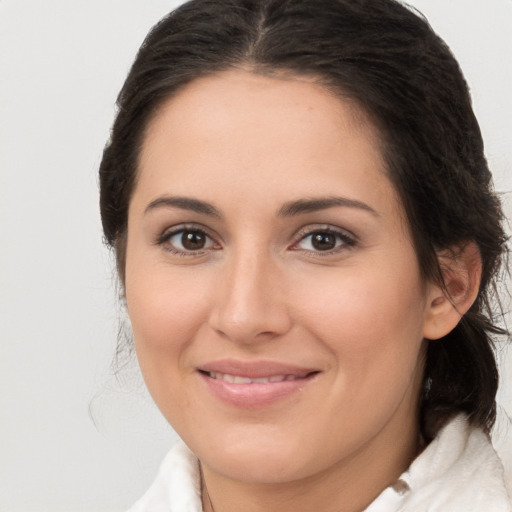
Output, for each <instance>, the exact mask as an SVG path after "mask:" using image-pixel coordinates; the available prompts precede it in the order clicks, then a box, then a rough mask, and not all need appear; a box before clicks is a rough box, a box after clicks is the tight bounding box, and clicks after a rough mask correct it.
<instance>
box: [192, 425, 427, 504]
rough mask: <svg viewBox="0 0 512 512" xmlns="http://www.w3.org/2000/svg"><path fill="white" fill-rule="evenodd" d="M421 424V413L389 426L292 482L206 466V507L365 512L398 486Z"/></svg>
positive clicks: (415, 449)
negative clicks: (251, 478) (247, 477)
mask: <svg viewBox="0 0 512 512" xmlns="http://www.w3.org/2000/svg"><path fill="white" fill-rule="evenodd" d="M406 423H407V422H406ZM417 425H418V423H417V419H416V418H411V422H410V423H408V424H404V423H402V424H401V425H400V424H399V425H387V426H386V428H385V429H384V430H383V431H382V432H380V433H379V435H378V436H376V437H375V439H373V440H372V441H371V442H370V443H369V444H367V445H365V447H364V448H361V449H360V450H358V451H357V452H356V453H353V454H352V455H351V456H350V457H348V458H346V459H344V460H343V461H341V462H339V463H338V464H336V465H335V466H333V467H330V468H328V469H326V470H325V471H323V472H322V473H319V474H315V475H313V476H309V477H306V478H303V479H300V480H296V481H291V482H280V483H259V482H258V483H254V482H245V481H239V480H233V479H231V478H228V477H226V476H224V475H221V474H219V473H217V472H215V471H213V470H211V469H210V468H209V467H208V466H205V465H202V473H201V478H202V489H203V493H202V494H203V510H204V511H205V512H238V511H240V510H244V512H263V511H264V512H274V511H275V512H277V511H279V512H283V511H288V510H289V511H293V512H311V510H318V511H322V512H360V511H362V510H364V509H365V508H366V507H367V506H368V505H369V504H370V503H371V502H372V501H373V500H374V499H375V498H376V497H377V496H378V495H379V494H380V493H381V492H382V490H384V489H385V488H386V487H388V486H390V485H393V484H394V483H395V482H396V480H397V479H398V477H399V476H400V474H401V473H402V472H403V471H404V470H405V469H406V468H407V467H408V466H409V465H410V463H411V462H412V460H413V459H414V458H415V456H416V455H417V453H418V451H419V443H418V439H419V429H418V426H417ZM397 428H398V430H399V432H397ZM397 434H398V437H397ZM397 439H400V442H399V443H397Z"/></svg>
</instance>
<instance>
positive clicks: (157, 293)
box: [125, 71, 429, 482]
mask: <svg viewBox="0 0 512 512" xmlns="http://www.w3.org/2000/svg"><path fill="white" fill-rule="evenodd" d="M125 284H126V299H127V307H128V313H129V316H130V319H131V323H132V327H133V333H134V340H135V346H136V351H137V356H138V359H139V363H140V366H141V369H142V373H143V375H144V378H145V381H146V383H147V386H148V388H149V390H150V392H151V394H152V396H153V398H154V400H155V402H156V403H157V405H158V406H159V408H160V409H161V411H162V413H163V414H164V415H165V417H166V418H167V419H168V421H169V422H170V424H171V425H172V426H173V427H174V429H175V430H176V431H177V432H178V434H179V435H180V436H181V437H182V438H183V439H184V441H185V442H186V443H187V444H188V446H189V447H190V448H191V449H192V450H193V451H194V452H195V453H196V454H197V455H198V457H199V458H200V459H201V461H202V462H203V464H204V465H205V467H207V468H209V470H210V471H214V472H217V473H218V474H222V475H224V476H226V477H228V478H238V479H242V480H243V479H245V480H247V481H254V482H278V481H281V482H283V481H291V480H294V479H300V478H305V477H307V476H311V475H314V474H317V473H321V472H324V471H327V470H329V469H330V468H335V467H340V466H343V464H345V463H348V461H354V460H356V459H357V458H358V457H359V458H360V459H361V457H362V459H361V460H364V457H367V459H368V460H369V459H370V458H372V459H373V460H375V458H376V457H379V456H382V455H383V454H384V453H385V452H386V450H387V451H390V450H391V451H392V450H394V449H395V448H394V447H396V446H399V445H400V443H402V442H403V441H404V439H407V438H408V436H409V437H410V432H411V431H412V432H415V431H416V430H415V429H416V427H415V425H416V424H417V400H418V398H417V397H418V394H419V389H420V384H421V380H422V363H421V360H422V358H421V354H422V346H423V335H424V330H425V328H426V323H427V320H426V318H427V311H428V302H429V301H428V293H429V291H428V290H429V288H428V287H429V285H428V284H425V283H424V282H423V281H422V279H421V276H420V272H419V268H418V262H417V258H416V255H415V251H414V248H413V246H412V243H411V238H410V234H409V231H408V227H407V222H406V220H405V218H404V214H403V211H402V208H401V204H400V201H399V200H398V198H397V195H396V193H395V190H394V189H393V186H392V185H391V183H390V181H389V179H388V178H387V177H386V174H385V170H384V163H383V160H382V157H381V154H380V151H379V142H378V138H377V136H376V133H375V130H374V129H373V128H372V126H371V124H370V123H368V122H366V121H365V118H364V115H363V114H362V112H359V111H358V110H357V108H356V107H355V106H354V105H353V104H352V103H350V102H349V101H348V100H347V101H341V100H340V99H338V98H335V97H334V96H332V95H331V94H330V93H329V92H328V91H326V90H325V89H324V88H323V87H322V86H320V85H318V84H315V83H312V82H311V81H304V80H301V79H299V78H297V79H292V78H288V79H277V78H269V77H262V76H256V75H253V74H250V73H246V72H242V71H237V72H235V71H233V72H225V73H221V74H219V75H217V76H211V77H207V78H202V79H198V80H196V81H195V82H193V83H192V84H190V85H188V86H187V88H185V89H184V90H182V91H181V92H180V93H179V94H178V95H177V96H175V97H174V98H173V99H171V100H169V101H168V102H167V103H166V104H165V105H164V106H163V107H162V108H161V110H160V111H159V113H158V115H157V116H156V117H155V118H154V119H153V121H152V122H151V124H150V126H149V129H148V131H147V134H146V138H145V142H144V145H143V149H142V153H141V156H140V167H139V176H138V182H137V185H136V188H135V190H134V194H133V197H132V200H131V203H130V208H129V219H128V242H127V260H126V283H125Z"/></svg>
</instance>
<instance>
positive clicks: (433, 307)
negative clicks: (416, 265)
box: [423, 242, 482, 340]
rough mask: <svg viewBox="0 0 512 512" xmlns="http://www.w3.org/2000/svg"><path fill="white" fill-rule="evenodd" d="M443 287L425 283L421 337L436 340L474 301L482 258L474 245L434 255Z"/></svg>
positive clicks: (454, 323) (445, 332) (452, 327)
mask: <svg viewBox="0 0 512 512" xmlns="http://www.w3.org/2000/svg"><path fill="white" fill-rule="evenodd" d="M438 260H439V264H440V268H441V272H442V276H443V280H444V286H443V285H440V284H437V283H429V285H428V290H427V310H426V317H425V323H424V330H423V336H424V338H426V339H430V340H436V339H439V338H442V337H443V336H446V335H447V334H448V333H449V332H450V331H452V330H453V329H454V328H455V327H456V326H457V324H458V323H459V321H460V319H461V318H462V316H463V315H464V314H465V313H466V312H467V311H468V309H469V308H470V307H471V305H472V304H473V302H474V301H475V299H476V297H477V295H478V290H479V288H480V280H481V276H482V259H481V257H480V251H479V250H478V246H477V245H476V243H475V242H467V243H465V244H463V245H460V246H457V247H454V248H451V249H448V250H444V251H442V252H439V253H438Z"/></svg>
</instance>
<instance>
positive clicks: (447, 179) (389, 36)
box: [100, 0, 506, 437]
mask: <svg viewBox="0 0 512 512" xmlns="http://www.w3.org/2000/svg"><path fill="white" fill-rule="evenodd" d="M240 67H243V68H244V69H250V70H252V71H253V72H255V73H265V74H272V73H276V72H290V73H292V74H295V75H301V74H302V75H308V76H314V77H317V78H318V79H319V80H320V81H321V83H323V84H325V86H326V87H329V88H330V89H331V90H334V91H335V92H337V93H338V94H339V95H340V96H343V97H345V98H347V97H348V98H351V99H352V100H354V101H356V102H357V104H358V105H359V106H360V107H361V108H362V109H363V110H364V111H365V112H366V113H367V114H369V116H370V118H371V119H372V121H373V122H374V123H375V125H376V126H377V127H378V129H379V131H380V135H381V139H382V144H383V153H384V157H385V159H386V163H387V171H388V174H389V178H390V179H391V180H392V182H393V183H394V185H395V187H396V189H397V191H398V192H399V194H400V197H401V199H402V201H403V204H404V207H405V211H406V213H407V216H408V220H409V224H410V228H411V233H412V237H413V240H414V243H415V248H416V252H417V255H418V260H419V263H420V267H421V270H422V273H423V275H424V277H425V279H430V280H434V281H436V282H442V274H441V270H440V267H439V261H438V257H437V254H438V252H439V251H440V250H445V249H448V250H450V249H452V248H454V247H456V246H461V245H463V244H464V243H466V242H468V241H474V242H476V244H477V245H478V248H479V250H480V253H481V257H482V262H483V272H482V281H481V286H480V291H479V294H478V297H477V299H476V301H475V303H474V304H473V306H472V307H471V309H470V310H469V312H468V313H466V315H464V317H463V318H462V320H461V321H460V323H459V325H458V326H457V327H456V328H455V329H454V330H453V331H452V332H451V333H450V334H448V335H447V336H445V337H444V338H443V339H441V340H437V341H430V342H428V349H427V356H426V363H425V377H424V378H425V386H424V393H423V397H422V425H423V428H424V433H425V434H426V435H427V436H428V437H431V436H432V435H434V434H435V431H436V430H437V428H438V427H439V426H440V425H441V424H442V423H443V422H444V421H445V420H446V418H447V417H449V416H451V415H452V414H455V413H456V412H459V411H462V412H465V413H466V414H467V415H468V416H469V418H470V421H471V422H472V423H473V424H475V425H479V426H481V427H482V428H483V429H484V430H486V431H489V430H490V428H491V427H492V425H493V423H494V421H495V415H496V406H495V395H496V390H497V384H498V372H497V368H496V362H495V358H494V353H493V348H492V335H496V334H499V333H502V334H503V331H502V330H501V329H499V328H498V327H496V325H495V324H494V323H493V315H492V310H491V302H490V299H491V298H492V297H491V296H492V293H493V290H494V283H495V279H496V275H497V272H498V270H499V267H500V261H501V258H502V256H503V254H504V253H505V249H506V246H505V243H506V237H505V234H504V231H503V229H502V221H503V215H502V211H501V207H500V203H499V200H498V198H497V197H496V195H495V194H494V193H493V191H492V181H491V173H490V172H489V169H488V166H487V162H486V160H485V156H484V153H483V142H482V137H481V134H480V129H479V126H478V123H477V121H476V119H475V116H474V113H473V110H472V107H471V100H470V96H469V92H468V87H467V85H466V82H465V80H464V77H463V75H462V73H461V70H460V69H459V66H458V64H457V62H456V60H455V58H454V57H453V55H452V53H451V52H450V50H449V48H448V47H447V46H446V44H445V43H444V42H443V41H442V40H441V39H440V38H439V37H438V36H437V35H436V34H435V33H434V32H433V30H432V29H431V27H430V26H429V24H428V23H427V21H426V20H425V19H424V18H423V17H421V16H420V15H418V14H417V13H414V12H413V11H412V10H411V9H409V8H407V7H405V6H404V5H402V4H400V3H398V2H397V1H395V0H222V1H218V0H192V1H191V2H188V3H186V4H184V5H182V6H181V7H180V8H178V9H177V10H176V11H174V12H172V13H171V14H169V15H168V16H167V17H165V18H164V19H163V20H162V21H160V22H159V23H158V24H157V25H156V26H155V27H154V28H153V29H152V30H151V32H150V33H149V35H148V36H147V38H146V40H145V41H144V43H143V45H142V47H141V48H140V50H139V53H138V55H137V58H136V60H135V62H134V64H133V67H132V68H131V71H130V73H129V75H128V77H127V79H126V82H125V84H124V86H123V88H122V90H121V92H120V94H119V97H118V103H117V105H118V113H117V117H116V119H115V123H114V126H113V129H112V135H111V140H110V141H109V143H108V145H107V146H106V148H105V150H104V154H103V160H102V162H101V166H100V187H101V198H100V204H101V216H102V222H103V229H104V234H105V240H106V242H107V243H108V244H109V245H110V246H112V247H114V249H115V251H116V256H117V263H118V270H119V274H120V277H121V281H122V282H123V281H124V266H125V250H126V231H127V212H128V206H129V203H130V198H131V194H132V192H133V189H134V186H135V183H136V180H137V160H138V156H139V153H140V149H141V145H142V143H143V141H144V133H145V129H146V127H147V126H148V123H149V121H150V120H151V119H152V116H153V115H154V113H155V112H156V111H157V110H158V108H159V107H160V106H161V104H162V103H163V102H164V101H166V100H168V99H169V98H170V97H171V96H172V95H174V94H176V92H177V91H178V90H180V88H182V87H183V86H185V85H186V84H188V83H189V82H191V81H192V80H194V79H196V78H198V77H201V76H205V75H208V74H210V73H215V72H219V71H222V70H226V69H230V68H240Z"/></svg>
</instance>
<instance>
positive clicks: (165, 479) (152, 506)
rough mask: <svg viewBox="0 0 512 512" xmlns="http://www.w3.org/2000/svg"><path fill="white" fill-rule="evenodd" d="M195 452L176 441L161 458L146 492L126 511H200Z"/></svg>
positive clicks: (199, 488) (199, 491)
mask: <svg viewBox="0 0 512 512" xmlns="http://www.w3.org/2000/svg"><path fill="white" fill-rule="evenodd" d="M201 510H202V506H201V486H200V479H199V464H198V460H197V458H196V456H195V455H194V454H193V453H192V452H191V451H190V450H189V449H188V448H187V446H186V445H185V444H184V443H183V442H182V441H178V442H177V443H176V444H175V445H174V447H173V448H172V449H171V450H170V452H169V453H168V454H167V456H166V457H165V459H164V460H163V462H162V464H161V466H160V469H159V471H158V475H157V477H156V479H155V481H154V482H153V484H152V485H151V487H150V488H149V489H148V490H147V492H146V493H145V494H144V495H143V496H142V497H141V498H140V499H139V500H138V501H137V502H136V503H135V504H134V505H133V506H132V507H131V508H130V509H129V510H128V512H201Z"/></svg>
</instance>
